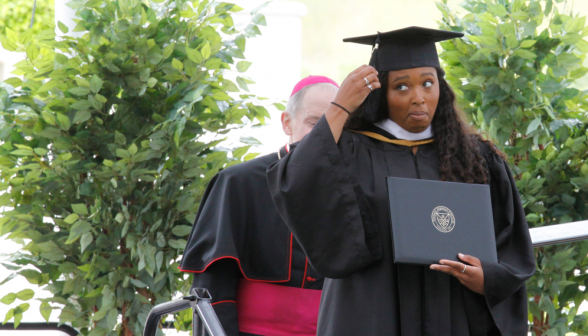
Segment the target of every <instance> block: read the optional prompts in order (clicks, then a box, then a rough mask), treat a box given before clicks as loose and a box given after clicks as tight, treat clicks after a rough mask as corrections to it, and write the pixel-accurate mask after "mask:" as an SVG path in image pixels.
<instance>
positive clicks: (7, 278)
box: [0, 273, 18, 286]
mask: <svg viewBox="0 0 588 336" xmlns="http://www.w3.org/2000/svg"><path fill="white" fill-rule="evenodd" d="M17 276H18V273H12V274H10V275H9V276H7V277H6V278H5V279H4V280H2V281H1V282H0V286H1V285H4V284H5V283H7V282H8V281H10V280H12V279H14V278H16V277H17Z"/></svg>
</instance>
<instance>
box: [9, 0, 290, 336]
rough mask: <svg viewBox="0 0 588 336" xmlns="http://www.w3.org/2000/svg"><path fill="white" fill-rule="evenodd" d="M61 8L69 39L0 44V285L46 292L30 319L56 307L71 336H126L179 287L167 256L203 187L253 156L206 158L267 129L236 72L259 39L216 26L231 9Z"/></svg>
mask: <svg viewBox="0 0 588 336" xmlns="http://www.w3.org/2000/svg"><path fill="white" fill-rule="evenodd" d="M70 4H72V6H74V7H75V9H77V13H78V16H79V17H81V20H79V22H78V24H77V27H76V28H75V31H82V32H86V33H85V35H84V36H83V37H81V38H73V37H67V36H65V37H63V38H56V36H55V33H54V31H53V30H52V29H50V30H44V31H41V32H40V33H38V34H35V33H34V31H30V30H27V31H26V32H24V33H21V34H19V33H16V32H14V31H9V32H8V34H7V35H6V36H3V38H2V44H3V46H4V48H5V49H8V50H12V51H15V52H21V53H24V54H25V55H26V59H25V60H23V61H22V62H20V63H18V64H17V65H16V70H15V72H14V74H16V75H18V76H22V77H21V78H16V77H15V78H10V79H8V80H7V81H6V83H4V84H1V85H2V86H1V89H0V113H1V114H2V116H1V118H0V141H1V142H0V144H1V145H0V192H1V194H0V206H3V207H5V211H4V212H2V213H1V214H0V236H4V235H7V238H8V239H11V240H13V241H15V242H17V243H20V244H22V246H23V248H22V250H21V251H20V252H18V253H16V254H14V255H12V256H10V258H9V259H8V260H7V261H6V263H5V264H4V266H5V267H7V268H9V269H10V270H13V271H14V274H12V275H11V276H10V277H8V279H5V280H4V281H2V283H0V285H1V284H3V283H5V282H6V281H10V279H12V278H15V277H17V278H18V277H24V278H26V280H28V282H30V283H31V284H34V285H37V286H43V287H44V288H46V289H47V290H49V291H50V292H51V293H52V294H53V297H51V298H48V299H41V301H42V305H41V313H42V314H43V316H44V317H45V318H47V319H48V318H49V315H50V313H51V311H52V310H53V309H58V310H59V320H60V322H61V323H71V324H72V325H73V326H74V327H76V328H78V329H79V330H81V332H82V333H83V334H88V335H91V336H98V335H140V334H141V332H142V329H143V323H144V321H145V319H146V317H147V313H148V312H149V310H150V309H151V308H152V307H153V305H155V304H158V303H162V302H166V301H169V300H170V299H171V298H172V296H173V295H174V294H175V293H177V292H178V291H179V292H182V293H186V292H187V290H188V289H189V287H190V283H189V282H188V281H187V280H186V277H185V276H184V274H182V273H180V272H179V271H178V257H179V255H180V253H181V251H182V250H183V248H184V247H185V245H186V240H185V238H186V236H187V235H188V234H189V232H190V228H191V225H192V223H193V222H194V218H195V214H196V212H197V209H198V206H199V201H200V198H201V195H202V193H203V191H204V189H205V186H206V184H207V183H208V181H209V180H210V179H211V178H212V177H213V176H214V175H215V174H216V173H217V172H218V171H219V169H222V168H223V167H227V166H229V165H233V164H236V163H238V162H240V160H242V159H243V158H244V159H249V158H252V157H254V156H255V154H247V155H246V153H247V150H248V148H249V147H247V146H245V147H239V148H237V149H235V150H234V151H233V152H232V153H227V152H226V151H222V150H217V149H215V147H216V146H217V145H218V144H219V143H220V142H221V141H222V140H223V139H222V138H219V135H220V136H221V137H222V134H226V133H227V132H229V131H230V130H231V129H235V128H239V127H242V126H243V125H245V124H249V123H252V122H254V121H255V122H261V123H263V121H264V119H265V118H266V117H268V116H269V115H268V113H267V110H266V109H265V107H263V106H262V104H261V102H260V100H259V99H257V98H256V97H254V96H252V95H250V94H247V93H243V90H247V84H250V83H252V81H251V80H250V79H248V78H246V77H242V76H241V75H240V74H239V73H238V72H243V71H245V70H246V69H247V67H248V66H249V62H246V61H237V59H243V58H244V56H243V51H244V50H245V45H246V40H247V38H249V37H253V36H255V35H257V34H259V29H258V27H257V25H256V24H255V23H251V24H249V25H244V27H243V28H242V29H241V28H239V29H238V28H237V27H236V26H235V24H234V22H233V18H232V16H231V15H232V13H234V12H237V11H239V10H241V8H239V7H238V6H236V5H234V4H230V3H224V2H216V1H213V2H210V1H208V0H203V1H198V0H196V1H194V2H188V1H186V0H157V1H154V2H152V3H148V2H142V1H138V0H89V1H86V0H75V1H73V2H71V3H70ZM256 13H257V11H256V10H254V11H253V13H252V14H253V15H254V16H253V22H258V23H264V22H265V20H264V19H263V16H261V15H260V14H256ZM58 26H59V29H61V30H62V31H63V32H64V33H67V27H65V26H64V25H62V24H59V25H58ZM229 78H236V80H235V81H236V83H235V82H234V81H233V80H230V79H229ZM277 105H278V106H280V105H279V104H277ZM215 135H216V136H215ZM30 294H31V293H29V292H26V293H22V292H19V293H10V294H7V295H6V296H4V297H3V298H2V299H1V300H0V302H2V303H4V304H13V302H14V301H15V300H16V299H19V300H21V301H22V300H25V301H26V300H29V299H31V298H32V297H31V295H30ZM17 303H18V302H17ZM27 309H28V303H26V302H25V303H21V304H20V305H16V306H14V307H13V309H12V310H10V312H9V314H8V316H6V317H5V321H4V322H7V321H9V320H10V319H12V318H14V320H15V322H16V324H18V322H19V321H20V319H21V318H22V313H23V312H24V311H26V310H27ZM190 317H191V316H189V315H186V314H184V315H182V319H181V320H179V321H177V326H178V327H187V326H189V325H190V322H191V321H190V320H191V318H190Z"/></svg>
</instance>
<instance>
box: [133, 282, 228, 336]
mask: <svg viewBox="0 0 588 336" xmlns="http://www.w3.org/2000/svg"><path fill="white" fill-rule="evenodd" d="M191 294H192V295H190V296H185V297H184V298H182V299H179V300H174V301H170V302H166V303H162V304H158V305H157V306H155V307H153V309H151V311H150V312H149V315H148V316H147V321H146V322H145V329H144V330H143V336H155V334H156V332H157V329H158V328H159V321H161V318H162V317H163V316H164V315H167V314H173V313H176V312H179V311H181V310H184V309H188V308H190V307H191V308H192V335H193V336H206V335H210V336H226V334H225V331H224V329H223V327H222V325H221V323H220V321H219V320H218V317H217V316H216V313H215V312H214V309H213V308H212V304H211V303H210V301H211V299H212V297H211V296H210V293H209V292H208V290H206V289H205V288H192V291H191Z"/></svg>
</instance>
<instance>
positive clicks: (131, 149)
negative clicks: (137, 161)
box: [128, 144, 139, 155]
mask: <svg viewBox="0 0 588 336" xmlns="http://www.w3.org/2000/svg"><path fill="white" fill-rule="evenodd" d="M128 151H129V153H131V155H135V154H137V152H138V151H139V148H137V145H135V144H131V146H130V147H129V149H128Z"/></svg>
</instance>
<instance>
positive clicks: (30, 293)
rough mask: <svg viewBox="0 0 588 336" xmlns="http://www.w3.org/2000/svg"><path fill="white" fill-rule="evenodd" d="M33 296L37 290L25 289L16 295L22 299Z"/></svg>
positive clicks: (25, 299)
mask: <svg viewBox="0 0 588 336" xmlns="http://www.w3.org/2000/svg"><path fill="white" fill-rule="evenodd" d="M33 296H35V292H34V291H33V290H32V289H23V290H21V291H20V292H18V293H16V297H17V298H18V299H19V300H22V301H27V300H30V299H32V298H33Z"/></svg>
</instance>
